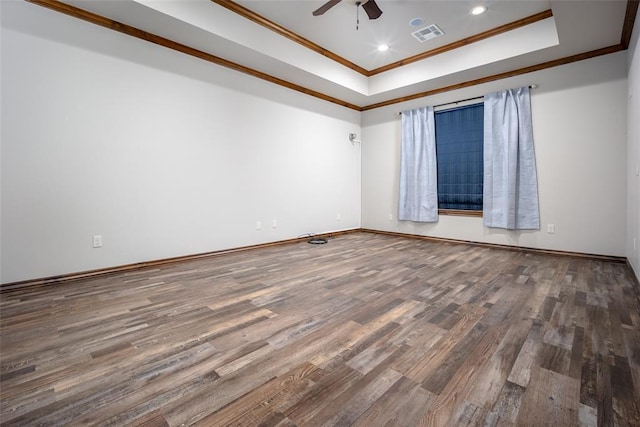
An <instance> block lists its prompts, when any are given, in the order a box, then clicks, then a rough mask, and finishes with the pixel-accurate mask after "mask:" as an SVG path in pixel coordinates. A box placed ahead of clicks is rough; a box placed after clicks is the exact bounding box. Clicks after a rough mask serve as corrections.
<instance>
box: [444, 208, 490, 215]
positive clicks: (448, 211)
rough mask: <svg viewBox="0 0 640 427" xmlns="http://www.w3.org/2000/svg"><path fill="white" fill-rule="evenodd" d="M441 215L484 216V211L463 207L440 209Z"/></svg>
mask: <svg viewBox="0 0 640 427" xmlns="http://www.w3.org/2000/svg"><path fill="white" fill-rule="evenodd" d="M438 214H439V215H451V216H475V217H482V211H467V210H462V209H438Z"/></svg>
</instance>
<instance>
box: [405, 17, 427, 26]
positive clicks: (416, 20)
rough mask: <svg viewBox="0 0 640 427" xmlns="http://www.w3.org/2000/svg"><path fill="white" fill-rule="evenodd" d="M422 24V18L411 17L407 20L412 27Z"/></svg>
mask: <svg viewBox="0 0 640 427" xmlns="http://www.w3.org/2000/svg"><path fill="white" fill-rule="evenodd" d="M422 24H424V19H422V18H413V19H412V20H411V21H409V25H411V26H412V27H419V26H420V25H422Z"/></svg>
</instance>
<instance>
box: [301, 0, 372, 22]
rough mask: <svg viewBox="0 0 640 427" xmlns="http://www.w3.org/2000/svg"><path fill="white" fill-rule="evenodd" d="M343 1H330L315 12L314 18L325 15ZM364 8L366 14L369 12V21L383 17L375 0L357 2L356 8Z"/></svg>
mask: <svg viewBox="0 0 640 427" xmlns="http://www.w3.org/2000/svg"><path fill="white" fill-rule="evenodd" d="M341 1H342V0H329V1H328V2H326V3H325V4H323V5H322V6H320V7H319V8H318V9H316V10H314V11H313V16H320V15H322V14H324V13H325V12H326V11H327V10H329V9H331V8H332V7H333V6H335V5H337V4H338V3H340V2H341ZM359 6H362V8H363V9H364V11H365V12H367V16H368V17H369V19H378V18H379V17H380V15H382V11H381V10H380V8H379V7H378V5H377V4H376V2H375V0H365V1H358V2H356V7H359Z"/></svg>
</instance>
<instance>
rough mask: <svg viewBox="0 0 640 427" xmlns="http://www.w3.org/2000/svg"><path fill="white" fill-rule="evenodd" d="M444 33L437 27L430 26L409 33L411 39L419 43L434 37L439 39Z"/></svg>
mask: <svg viewBox="0 0 640 427" xmlns="http://www.w3.org/2000/svg"><path fill="white" fill-rule="evenodd" d="M443 34H444V32H443V31H442V30H441V29H440V28H438V26H437V25H435V24H431V25H429V26H427V27H424V28H422V29H420V30H418V31H414V32H413V33H411V35H412V36H413V37H415V38H416V39H418V41H419V42H426V41H427V40H431V39H434V38H436V37H440V36H441V35H443Z"/></svg>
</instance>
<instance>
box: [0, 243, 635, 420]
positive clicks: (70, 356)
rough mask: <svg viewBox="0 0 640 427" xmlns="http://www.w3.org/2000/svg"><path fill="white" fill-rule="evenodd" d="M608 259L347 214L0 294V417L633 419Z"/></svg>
mask: <svg viewBox="0 0 640 427" xmlns="http://www.w3.org/2000/svg"><path fill="white" fill-rule="evenodd" d="M634 280H635V278H634V277H633V273H632V272H631V270H630V269H629V267H628V266H626V265H625V264H623V263H616V262H609V261H604V260H595V259H588V258H575V257H565V256H557V255H547V254H540V253H532V252H526V251H513V250H502V249H494V248H488V247H480V246H474V245H465V244H454V243H447V242H433V241H427V240H418V239H407V238H401V237H395V236H388V235H382V234H374V233H366V232H358V233H348V234H343V235H340V236H339V237H336V238H332V239H329V243H327V244H326V245H309V244H307V243H305V242H300V243H293V244H287V245H279V246H272V247H265V248H261V249H256V250H251V251H243V252H235V253H229V254H225V255H221V256H215V257H204V258H200V259H196V260H191V261H182V262H177V263H173V264H164V265H160V266H154V267H151V268H140V269H137V270H129V271H126V272H121V273H111V274H108V275H104V276H101V277H94V278H88V279H82V280H76V281H70V282H65V283H59V284H56V285H51V286H47V287H43V286H41V287H34V288H31V289H28V288H23V289H20V288H18V289H14V290H11V291H7V292H3V293H0V424H2V425H3V426H4V425H6V426H25V425H83V426H85V425H114V426H115V425H117V426H123V425H133V426H163V427H166V426H171V427H173V426H183V425H202V426H226V425H239V426H256V425H264V426H267V425H272V426H316V425H317V426H322V425H331V426H338V425H339V426H349V425H355V426H393V427H403V426H407V427H409V426H417V425H430V426H438V427H440V426H463V425H472V426H476V425H478V426H480V425H482V426H510V427H517V426H529V425H531V426H540V425H554V426H573V425H584V426H590V425H594V426H595V425H620V426H627V425H628V426H635V425H640V403H639V401H640V299H638V296H637V295H636V291H635V289H634Z"/></svg>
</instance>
